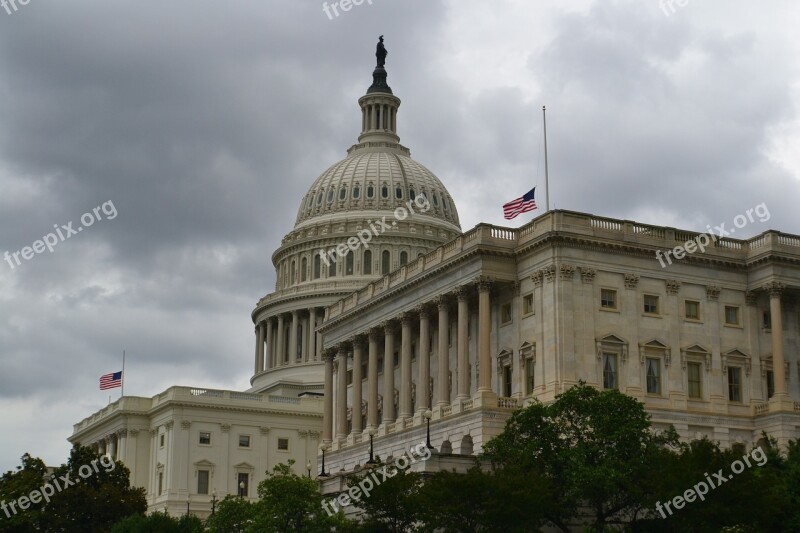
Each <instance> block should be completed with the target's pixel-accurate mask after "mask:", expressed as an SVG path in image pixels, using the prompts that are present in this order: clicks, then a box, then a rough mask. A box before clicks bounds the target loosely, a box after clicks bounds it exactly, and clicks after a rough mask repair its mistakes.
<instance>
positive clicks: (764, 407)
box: [753, 403, 769, 415]
mask: <svg viewBox="0 0 800 533" xmlns="http://www.w3.org/2000/svg"><path fill="white" fill-rule="evenodd" d="M753 409H754V411H755V414H757V415H763V414H765V413H769V404H768V403H757V404H755V405H754V406H753Z"/></svg>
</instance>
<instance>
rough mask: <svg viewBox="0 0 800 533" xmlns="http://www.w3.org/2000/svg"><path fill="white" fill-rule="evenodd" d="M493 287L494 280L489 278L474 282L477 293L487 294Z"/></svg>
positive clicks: (483, 277)
mask: <svg viewBox="0 0 800 533" xmlns="http://www.w3.org/2000/svg"><path fill="white" fill-rule="evenodd" d="M493 285H494V280H492V279H491V278H487V277H485V276H481V277H479V278H478V279H477V280H476V281H475V286H477V287H478V292H487V291H490V290H492V286H493Z"/></svg>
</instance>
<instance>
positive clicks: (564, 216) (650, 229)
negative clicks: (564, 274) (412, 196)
mask: <svg viewBox="0 0 800 533" xmlns="http://www.w3.org/2000/svg"><path fill="white" fill-rule="evenodd" d="M554 232H555V233H558V234H559V235H561V236H566V237H568V236H575V237H579V238H586V237H597V238H605V239H608V238H614V239H617V240H619V241H624V242H628V243H633V244H641V245H645V246H647V247H658V248H660V249H662V250H666V249H670V248H674V247H675V246H678V245H680V244H682V243H686V242H687V241H690V240H694V239H696V238H697V237H698V236H700V235H704V234H702V233H698V232H692V231H685V230H678V229H675V228H670V227H663V226H651V225H647V224H640V223H636V222H632V221H629V220H617V219H612V218H605V217H597V216H592V215H589V214H585V213H576V212H573V211H551V212H549V213H546V214H544V215H542V216H540V217H539V218H537V219H535V220H533V221H532V222H530V223H528V224H526V225H525V226H522V227H521V228H516V229H515V228H504V227H502V226H494V225H491V224H478V225H477V226H475V227H474V228H472V229H471V230H469V231H467V232H466V233H464V234H462V235H460V236H458V237H456V238H455V239H453V240H452V241H450V242H448V243H445V244H443V245H442V246H440V247H439V248H437V249H435V250H433V251H431V252H429V253H427V254H426V255H424V256H422V257H420V258H418V259H416V260H415V261H412V262H411V263H409V264H408V265H405V266H403V267H400V268H399V269H397V270H395V271H393V272H390V273H389V274H387V275H386V276H384V277H383V278H381V279H378V280H375V281H373V282H372V283H370V284H368V285H367V286H366V287H361V288H360V289H361V290H359V291H358V293H357V294H355V295H353V296H347V297H346V298H344V299H342V300H340V301H339V303H337V304H334V305H332V306H330V307H328V309H327V312H326V321H327V320H330V319H333V318H336V317H338V316H341V315H342V314H343V313H344V312H345V311H349V310H350V309H353V308H354V307H357V306H359V305H361V304H363V303H366V302H369V301H370V300H372V299H373V298H376V297H379V296H380V295H381V293H383V292H385V291H386V290H388V289H390V288H394V287H396V286H399V285H402V284H404V283H406V282H408V281H411V280H414V279H415V278H417V277H419V276H422V275H424V274H425V273H426V272H427V271H429V270H431V269H433V268H437V267H438V266H439V265H441V264H442V263H443V262H445V261H447V260H448V259H451V258H455V257H457V256H459V255H460V254H462V253H464V252H465V251H467V250H470V249H472V248H475V247H480V246H490V247H491V248H492V249H498V248H499V249H506V250H508V251H513V250H515V249H516V248H517V247H519V246H521V245H524V244H526V243H528V242H530V241H534V240H536V239H539V238H544V237H546V236H547V235H548V234H551V233H554ZM708 248H709V249H708V250H707V251H706V254H707V255H708V254H712V253H713V254H715V255H717V256H720V257H721V258H722V259H723V260H745V259H747V258H748V257H749V256H750V255H751V254H753V255H755V254H761V253H764V252H765V251H782V252H785V253H788V254H792V255H795V256H800V236H797V235H789V234H783V233H779V232H777V231H767V232H765V233H763V234H761V235H759V236H757V237H754V238H752V239H750V240H739V239H731V238H728V237H725V238H717V239H715V240H714V242H712V243H711V244H710V245H709V246H708ZM651 249H652V248H651ZM313 285H314V284H309V287H311V286H313ZM337 288H338V285H337ZM304 290H305V289H304ZM354 290H355V289H354ZM281 294H282V295H285V294H287V291H286V290H284V291H283V292H282V293H281Z"/></svg>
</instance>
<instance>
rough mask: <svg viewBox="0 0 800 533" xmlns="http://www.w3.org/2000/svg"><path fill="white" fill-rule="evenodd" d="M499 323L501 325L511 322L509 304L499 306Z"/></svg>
mask: <svg viewBox="0 0 800 533" xmlns="http://www.w3.org/2000/svg"><path fill="white" fill-rule="evenodd" d="M500 322H501V323H502V324H508V323H509V322H511V304H503V305H501V306H500Z"/></svg>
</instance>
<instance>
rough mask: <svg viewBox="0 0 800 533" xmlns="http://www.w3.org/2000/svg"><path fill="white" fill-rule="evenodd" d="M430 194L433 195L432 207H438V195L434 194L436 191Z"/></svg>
mask: <svg viewBox="0 0 800 533" xmlns="http://www.w3.org/2000/svg"><path fill="white" fill-rule="evenodd" d="M431 196H433V205H434V207H439V195H438V194H436V193H433V194H432V195H431Z"/></svg>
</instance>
